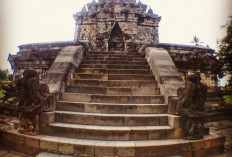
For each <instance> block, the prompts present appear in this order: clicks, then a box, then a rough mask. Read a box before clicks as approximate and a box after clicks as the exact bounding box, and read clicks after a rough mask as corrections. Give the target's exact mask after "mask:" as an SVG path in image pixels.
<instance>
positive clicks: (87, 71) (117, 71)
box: [76, 68, 151, 74]
mask: <svg viewBox="0 0 232 157" xmlns="http://www.w3.org/2000/svg"><path fill="white" fill-rule="evenodd" d="M76 72H77V73H84V74H94V73H95V74H151V71H150V70H149V69H145V70H142V69H100V68H99V69H98V68H79V69H77V70H76Z"/></svg>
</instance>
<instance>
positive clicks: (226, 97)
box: [223, 95, 232, 103]
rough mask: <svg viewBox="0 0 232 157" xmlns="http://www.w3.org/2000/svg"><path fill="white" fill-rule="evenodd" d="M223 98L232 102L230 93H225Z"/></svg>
mask: <svg viewBox="0 0 232 157" xmlns="http://www.w3.org/2000/svg"><path fill="white" fill-rule="evenodd" d="M223 98H224V100H225V101H226V102H227V103H232V95H225V96H223Z"/></svg>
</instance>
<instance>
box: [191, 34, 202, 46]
mask: <svg viewBox="0 0 232 157" xmlns="http://www.w3.org/2000/svg"><path fill="white" fill-rule="evenodd" d="M193 42H194V43H195V45H196V46H199V42H200V38H198V37H197V36H196V35H195V36H193Z"/></svg>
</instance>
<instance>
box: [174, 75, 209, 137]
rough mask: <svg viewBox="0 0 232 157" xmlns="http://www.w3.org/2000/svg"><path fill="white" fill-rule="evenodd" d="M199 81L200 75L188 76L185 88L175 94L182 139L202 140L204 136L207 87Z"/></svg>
mask: <svg viewBox="0 0 232 157" xmlns="http://www.w3.org/2000/svg"><path fill="white" fill-rule="evenodd" d="M200 81H201V77H200V73H196V74H192V75H189V76H188V77H187V78H186V81H185V88H184V89H183V88H179V89H178V92H177V94H178V96H179V99H178V100H177V106H176V111H177V113H178V114H180V115H181V118H182V128H183V137H184V139H188V140H197V139H202V138H203V134H204V115H205V112H204V111H205V108H204V102H205V99H206V94H207V87H206V86H205V85H204V84H202V83H201V82H200Z"/></svg>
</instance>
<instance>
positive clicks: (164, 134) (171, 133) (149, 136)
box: [41, 123, 181, 141]
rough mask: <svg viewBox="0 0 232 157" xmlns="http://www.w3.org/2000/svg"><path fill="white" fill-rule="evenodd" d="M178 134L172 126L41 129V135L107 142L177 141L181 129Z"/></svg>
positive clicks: (65, 125) (57, 126)
mask: <svg viewBox="0 0 232 157" xmlns="http://www.w3.org/2000/svg"><path fill="white" fill-rule="evenodd" d="M178 131H179V134H178V133H176V132H177V131H175V129H173V128H171V127H170V126H117V127H115V126H98V125H80V124H68V123H52V124H50V125H49V126H48V127H47V126H44V127H41V133H42V134H47V135H53V136H58V137H68V138H76V139H89V140H105V141H113V140H117V141H138V140H161V139H167V138H168V139H176V138H180V137H181V129H180V130H178Z"/></svg>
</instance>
